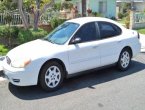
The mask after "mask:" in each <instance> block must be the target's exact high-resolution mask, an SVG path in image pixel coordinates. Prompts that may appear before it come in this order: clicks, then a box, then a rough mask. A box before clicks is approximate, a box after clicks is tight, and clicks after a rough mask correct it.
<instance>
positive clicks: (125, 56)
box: [117, 49, 131, 71]
mask: <svg viewBox="0 0 145 110" xmlns="http://www.w3.org/2000/svg"><path fill="white" fill-rule="evenodd" d="M130 62H131V52H130V51H129V50H128V49H123V50H122V52H121V54H120V57H119V60H118V63H117V65H118V68H119V69H120V70H122V71H125V70H127V69H128V68H129V66H130Z"/></svg>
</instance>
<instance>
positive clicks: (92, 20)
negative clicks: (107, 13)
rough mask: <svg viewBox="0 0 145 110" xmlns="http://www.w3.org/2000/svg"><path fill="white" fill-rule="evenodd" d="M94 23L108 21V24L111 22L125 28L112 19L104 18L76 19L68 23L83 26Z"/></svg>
mask: <svg viewBox="0 0 145 110" xmlns="http://www.w3.org/2000/svg"><path fill="white" fill-rule="evenodd" d="M94 21H107V22H110V23H114V24H116V25H118V26H120V27H122V28H123V26H122V25H121V24H119V23H117V22H115V21H113V20H111V19H108V18H103V17H80V18H75V19H71V20H68V21H67V22H73V23H77V24H80V25H83V24H85V23H89V22H94Z"/></svg>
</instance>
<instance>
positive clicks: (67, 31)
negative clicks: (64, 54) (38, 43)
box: [44, 22, 79, 45]
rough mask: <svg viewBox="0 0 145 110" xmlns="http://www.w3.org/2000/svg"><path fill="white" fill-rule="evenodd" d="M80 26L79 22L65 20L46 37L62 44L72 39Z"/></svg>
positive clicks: (50, 40)
mask: <svg viewBox="0 0 145 110" xmlns="http://www.w3.org/2000/svg"><path fill="white" fill-rule="evenodd" d="M78 27H79V24H76V23H71V22H65V23H63V24H62V25H60V26H59V27H57V28H56V29H55V30H54V31H52V32H51V33H50V34H49V35H48V36H46V37H45V38H44V39H45V40H47V41H49V42H52V43H55V44H60V45H62V44H64V43H66V42H67V41H68V40H69V39H70V37H71V36H72V34H73V33H74V32H75V31H76V30H77V28H78Z"/></svg>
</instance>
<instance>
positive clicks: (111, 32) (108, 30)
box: [98, 22, 121, 39]
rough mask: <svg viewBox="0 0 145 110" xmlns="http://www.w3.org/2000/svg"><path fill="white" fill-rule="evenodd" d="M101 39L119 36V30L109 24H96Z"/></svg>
mask: <svg viewBox="0 0 145 110" xmlns="http://www.w3.org/2000/svg"><path fill="white" fill-rule="evenodd" d="M98 26H99V30H100V36H101V39H104V38H110V37H114V36H117V35H120V34H121V29H120V28H119V27H118V26H116V25H115V24H112V23H109V22H98Z"/></svg>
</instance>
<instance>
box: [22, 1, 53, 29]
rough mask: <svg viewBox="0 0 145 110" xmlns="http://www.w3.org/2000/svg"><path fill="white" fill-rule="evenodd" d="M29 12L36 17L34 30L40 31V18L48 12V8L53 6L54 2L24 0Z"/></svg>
mask: <svg viewBox="0 0 145 110" xmlns="http://www.w3.org/2000/svg"><path fill="white" fill-rule="evenodd" d="M24 4H25V5H26V4H27V5H29V6H27V5H26V8H27V10H31V13H32V14H33V17H34V27H33V28H34V30H38V22H39V19H40V16H41V15H42V14H43V13H44V12H45V11H46V9H47V8H49V7H51V6H53V4H54V0H35V1H34V0H24Z"/></svg>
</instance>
